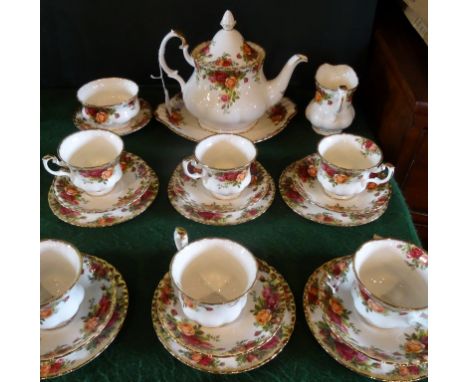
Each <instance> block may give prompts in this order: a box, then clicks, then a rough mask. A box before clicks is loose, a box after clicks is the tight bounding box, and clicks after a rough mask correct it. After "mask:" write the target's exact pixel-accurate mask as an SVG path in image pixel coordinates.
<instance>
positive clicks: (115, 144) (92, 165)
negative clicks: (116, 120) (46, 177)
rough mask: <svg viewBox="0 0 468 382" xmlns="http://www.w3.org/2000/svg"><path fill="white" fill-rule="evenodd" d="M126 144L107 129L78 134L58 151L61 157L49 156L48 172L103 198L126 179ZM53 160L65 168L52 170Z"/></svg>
mask: <svg viewBox="0 0 468 382" xmlns="http://www.w3.org/2000/svg"><path fill="white" fill-rule="evenodd" d="M123 147H124V144H123V141H122V139H121V138H120V137H119V136H118V135H117V134H114V133H112V132H110V131H106V130H98V129H96V130H86V131H78V132H76V133H74V134H71V135H69V136H68V137H66V138H65V139H64V140H63V141H62V143H61V144H60V146H59V148H58V157H59V158H60V159H59V158H57V157H56V156H54V155H45V156H44V157H43V158H42V163H43V164H44V167H45V169H46V170H47V171H48V172H50V173H51V174H53V175H56V176H67V177H69V178H70V181H71V182H72V183H73V184H74V185H75V186H76V187H78V188H80V189H82V190H83V191H84V192H86V193H88V194H90V195H94V196H100V195H105V194H107V193H109V192H111V191H112V189H113V188H114V186H115V185H116V184H117V182H118V181H119V180H120V179H121V178H122V168H121V167H120V155H121V154H122V151H123ZM49 161H52V162H53V163H55V164H56V165H58V166H61V169H60V170H59V171H55V170H52V169H51V168H50V167H49V163H48V162H49Z"/></svg>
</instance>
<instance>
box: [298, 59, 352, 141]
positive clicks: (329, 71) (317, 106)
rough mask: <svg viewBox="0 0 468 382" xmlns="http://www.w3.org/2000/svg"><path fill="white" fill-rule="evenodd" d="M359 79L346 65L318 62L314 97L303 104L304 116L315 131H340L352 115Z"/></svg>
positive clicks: (350, 119) (348, 123)
mask: <svg viewBox="0 0 468 382" xmlns="http://www.w3.org/2000/svg"><path fill="white" fill-rule="evenodd" d="M358 83H359V80H358V77H357V75H356V73H355V72H354V70H353V69H352V68H351V67H350V66H348V65H330V64H323V65H321V66H320V67H319V68H318V70H317V73H316V74H315V84H316V87H317V89H316V92H315V97H314V99H313V100H312V101H310V103H309V105H308V106H307V108H306V112H305V114H306V117H307V119H308V120H309V121H310V122H311V123H312V128H313V129H314V130H315V132H317V133H318V134H322V135H330V134H336V133H340V132H341V131H342V130H343V129H346V128H347V127H349V126H350V125H351V123H352V122H353V119H354V114H355V113H354V107H353V105H352V103H351V102H352V94H353V93H354V91H355V90H356V88H357V86H358Z"/></svg>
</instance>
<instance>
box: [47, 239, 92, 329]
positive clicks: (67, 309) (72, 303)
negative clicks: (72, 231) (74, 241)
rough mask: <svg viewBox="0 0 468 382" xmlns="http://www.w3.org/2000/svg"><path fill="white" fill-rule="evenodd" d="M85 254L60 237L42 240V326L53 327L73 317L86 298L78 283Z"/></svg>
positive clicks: (61, 324)
mask: <svg viewBox="0 0 468 382" xmlns="http://www.w3.org/2000/svg"><path fill="white" fill-rule="evenodd" d="M82 269H83V257H82V255H81V253H80V252H79V251H78V249H76V248H75V247H74V246H73V245H71V244H69V243H66V242H64V241H61V240H51V239H48V240H42V241H41V287H40V302H41V304H40V308H41V313H40V316H41V318H40V322H41V329H54V328H56V327H59V326H63V325H65V324H66V323H67V322H68V321H70V320H71V319H72V318H73V317H74V316H75V314H76V313H77V312H78V309H79V307H80V305H81V303H82V302H83V298H84V294H85V293H84V288H83V286H81V284H79V283H78V279H79V278H80V276H81V272H82Z"/></svg>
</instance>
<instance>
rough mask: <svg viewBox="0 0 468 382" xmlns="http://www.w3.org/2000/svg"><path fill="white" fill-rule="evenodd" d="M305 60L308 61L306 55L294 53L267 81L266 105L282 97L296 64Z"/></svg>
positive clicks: (272, 103)
mask: <svg viewBox="0 0 468 382" xmlns="http://www.w3.org/2000/svg"><path fill="white" fill-rule="evenodd" d="M307 61H309V60H308V58H307V56H305V55H303V54H295V55H294V56H292V57H291V58H290V59H289V60H288V62H287V63H286V65H285V66H284V67H283V69H281V72H280V73H279V74H278V76H277V77H276V78H274V79H273V80H270V81H268V83H267V89H268V105H269V106H270V107H271V106H273V105H276V104H277V103H278V102H279V101H280V100H281V98H283V95H284V92H285V90H286V88H287V87H288V84H289V80H290V79H291V76H292V74H293V72H294V69H296V66H297V65H298V64H300V63H301V62H307Z"/></svg>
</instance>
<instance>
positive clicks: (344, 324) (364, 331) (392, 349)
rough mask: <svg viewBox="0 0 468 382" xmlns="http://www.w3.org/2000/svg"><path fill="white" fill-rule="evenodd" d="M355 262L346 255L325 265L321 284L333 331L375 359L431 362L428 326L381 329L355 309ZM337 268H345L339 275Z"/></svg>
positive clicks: (327, 317) (323, 303) (400, 362)
mask: <svg viewBox="0 0 468 382" xmlns="http://www.w3.org/2000/svg"><path fill="white" fill-rule="evenodd" d="M351 262H352V258H351V257H345V258H340V259H337V260H336V261H332V262H329V263H328V265H327V266H324V267H323V272H324V273H325V274H324V276H325V277H324V278H323V279H322V280H321V285H320V286H319V290H320V294H321V295H320V300H321V302H322V308H323V309H324V311H325V315H324V317H325V320H326V321H327V324H328V325H329V326H330V328H331V330H332V331H333V332H334V333H335V334H336V335H337V336H339V337H340V338H341V339H343V341H345V342H346V343H348V344H350V345H351V346H352V347H353V348H355V349H356V350H358V351H360V352H361V353H364V354H366V355H367V356H369V357H371V358H375V359H379V360H381V361H385V362H389V363H398V364H423V363H427V353H428V351H427V343H428V332H427V327H423V326H421V325H408V327H406V328H394V329H381V328H378V327H376V326H373V325H370V324H368V323H367V321H366V320H365V319H364V318H363V317H362V316H361V315H360V314H359V313H358V312H357V311H356V310H355V308H354V302H353V300H352V296H351V289H352V286H353V285H354V283H355V282H356V277H355V275H354V272H353V271H352V268H351ZM337 267H339V268H340V269H342V270H341V272H339V273H338V274H337V273H336V272H333V269H336V268H337Z"/></svg>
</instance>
